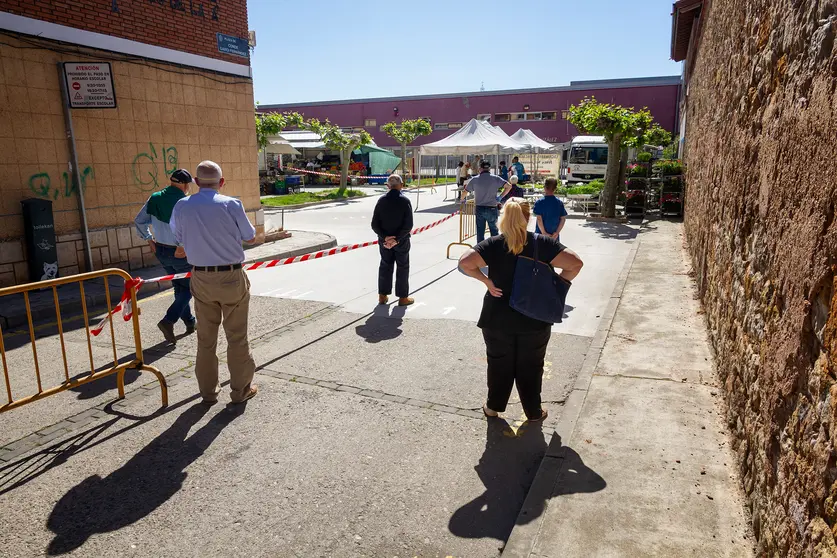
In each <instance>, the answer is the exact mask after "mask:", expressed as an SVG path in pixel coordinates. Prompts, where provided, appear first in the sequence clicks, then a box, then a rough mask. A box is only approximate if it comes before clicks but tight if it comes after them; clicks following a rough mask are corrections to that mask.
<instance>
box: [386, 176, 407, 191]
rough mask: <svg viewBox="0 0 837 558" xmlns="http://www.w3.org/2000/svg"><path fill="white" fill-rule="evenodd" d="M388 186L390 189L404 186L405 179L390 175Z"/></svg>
mask: <svg viewBox="0 0 837 558" xmlns="http://www.w3.org/2000/svg"><path fill="white" fill-rule="evenodd" d="M387 184H388V185H389V187H390V188H395V187H396V186H401V185H402V184H404V179H403V178H401V176H400V175H398V174H391V175H389V178H387Z"/></svg>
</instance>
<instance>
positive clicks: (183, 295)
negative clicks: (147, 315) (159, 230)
mask: <svg viewBox="0 0 837 558" xmlns="http://www.w3.org/2000/svg"><path fill="white" fill-rule="evenodd" d="M175 250H176V248H175V247H174V246H168V245H166V244H157V251H156V252H155V255H156V256H157V259H158V260H159V261H160V263H161V264H162V266H163V268H164V269H165V270H166V273H186V272H188V271H192V266H190V265H189V262H187V261H186V258H175V257H174V251H175ZM171 283H172V286H173V287H174V302H172V303H171V306H169V309H168V310H167V311H166V316H165V318H163V319H164V320H166V321H167V322H169V323H172V324H174V323H177V320H181V319H182V320H183V323H184V324H187V325H190V324H194V323H195V317H194V316H193V315H192V310H191V309H190V308H189V301H190V300H192V290H191V288H190V280H189V279H175V280H174V281H172V282H171Z"/></svg>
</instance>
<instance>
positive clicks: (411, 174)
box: [288, 167, 418, 180]
mask: <svg viewBox="0 0 837 558" xmlns="http://www.w3.org/2000/svg"><path fill="white" fill-rule="evenodd" d="M288 168H289V169H290V170H292V171H295V172H302V173H305V174H316V175H317V176H330V177H332V178H340V175H339V174H334V173H331V172H319V171H310V170H305V169H295V168H293V167H288ZM398 175H399V176H401V177H405V176H410V177H413V176H418V175H417V174H416V173H414V172H410V173H407V174H402V173H398ZM388 176H389V175H388V174H378V175H374V176H363V175H358V174H351V172H350V174H349V178H362V179H364V180H369V179H374V178H379V179H380V178H387V177H388Z"/></svg>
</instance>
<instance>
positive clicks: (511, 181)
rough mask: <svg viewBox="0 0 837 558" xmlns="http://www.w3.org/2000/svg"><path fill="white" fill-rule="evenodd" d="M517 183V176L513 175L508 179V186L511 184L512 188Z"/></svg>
mask: <svg viewBox="0 0 837 558" xmlns="http://www.w3.org/2000/svg"><path fill="white" fill-rule="evenodd" d="M519 181H520V179H519V178H518V177H517V175H514V176H512V177H511V178H509V184H511V185H512V186H514V185H515V184H517V183H518V182H519Z"/></svg>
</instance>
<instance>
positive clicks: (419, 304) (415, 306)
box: [407, 302, 427, 312]
mask: <svg viewBox="0 0 837 558" xmlns="http://www.w3.org/2000/svg"><path fill="white" fill-rule="evenodd" d="M419 306H427V305H426V304H425V303H423V302H416V303H415V304H413V305H412V306H410V307H409V308H407V312H412V311H413V310H415V309H416V308H418V307H419Z"/></svg>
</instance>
